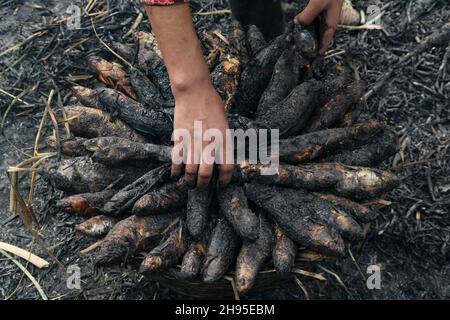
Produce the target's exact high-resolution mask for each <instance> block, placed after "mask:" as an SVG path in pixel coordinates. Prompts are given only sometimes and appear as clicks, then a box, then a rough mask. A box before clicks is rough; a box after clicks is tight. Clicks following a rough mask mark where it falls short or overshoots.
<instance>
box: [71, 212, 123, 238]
mask: <svg viewBox="0 0 450 320" xmlns="http://www.w3.org/2000/svg"><path fill="white" fill-rule="evenodd" d="M116 223H117V220H116V219H114V218H111V217H108V216H105V215H99V216H95V217H92V218H90V219H88V220H86V221H84V222H82V223H80V224H77V225H76V226H75V230H77V231H78V232H80V233H82V234H85V235H87V236H90V237H95V238H101V237H103V236H106V235H107V234H108V232H109V231H111V229H112V228H113V227H114V225H115V224H116Z"/></svg>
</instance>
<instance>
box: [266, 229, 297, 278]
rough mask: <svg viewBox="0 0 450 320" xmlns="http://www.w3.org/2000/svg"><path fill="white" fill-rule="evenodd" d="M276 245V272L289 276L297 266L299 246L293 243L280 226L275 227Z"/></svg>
mask: <svg viewBox="0 0 450 320" xmlns="http://www.w3.org/2000/svg"><path fill="white" fill-rule="evenodd" d="M274 235H275V241H274V242H275V243H274V246H273V252H272V260H273V265H274V266H275V270H277V272H278V273H280V274H289V273H291V272H292V269H293V267H294V264H295V256H296V254H297V250H298V246H297V245H296V244H295V242H294V241H292V240H291V239H290V238H289V237H288V236H287V235H286V234H285V232H284V231H283V229H281V228H280V227H279V226H278V225H276V224H275V225H274Z"/></svg>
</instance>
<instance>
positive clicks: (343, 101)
mask: <svg viewBox="0 0 450 320" xmlns="http://www.w3.org/2000/svg"><path fill="white" fill-rule="evenodd" d="M364 88H365V84H364V82H363V81H356V82H354V83H351V84H350V85H349V86H347V88H345V89H344V90H343V92H342V93H340V94H338V95H337V96H336V97H335V98H333V99H331V100H330V101H329V102H327V103H326V104H325V105H324V106H323V107H322V108H320V110H319V111H318V114H317V115H316V116H315V117H313V118H312V119H311V123H310V125H309V126H308V127H307V128H306V129H305V132H313V131H317V130H322V129H326V128H330V127H332V126H333V125H334V124H336V123H337V122H338V121H339V120H341V119H342V118H343V117H344V116H345V114H346V113H347V111H349V109H350V108H351V107H352V106H354V105H355V104H356V103H358V101H359V99H360V98H361V97H362V95H363V94H364Z"/></svg>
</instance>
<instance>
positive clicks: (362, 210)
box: [315, 193, 379, 223]
mask: <svg viewBox="0 0 450 320" xmlns="http://www.w3.org/2000/svg"><path fill="white" fill-rule="evenodd" d="M315 195H316V196H318V197H320V198H321V199H323V200H325V201H328V202H329V203H330V204H331V205H332V206H334V207H336V208H337V209H338V210H341V211H344V212H347V213H348V214H350V215H351V216H352V217H353V218H355V219H356V220H357V221H358V222H361V223H368V222H371V221H373V220H375V219H376V218H377V216H378V214H379V212H377V211H375V210H372V209H370V208H368V207H367V206H365V205H362V204H360V203H357V202H354V201H351V200H349V199H346V198H342V197H339V196H336V195H334V194H324V193H316V194H315Z"/></svg>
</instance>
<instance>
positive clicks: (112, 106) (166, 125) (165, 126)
mask: <svg viewBox="0 0 450 320" xmlns="http://www.w3.org/2000/svg"><path fill="white" fill-rule="evenodd" d="M99 99H100V102H101V103H102V104H103V105H106V106H108V108H109V110H110V112H111V113H117V115H118V117H119V118H120V119H122V120H123V121H124V122H125V123H127V124H128V125H129V126H130V127H132V128H133V129H135V130H137V131H138V132H140V133H141V134H144V135H148V136H150V137H151V138H152V139H157V140H161V141H163V142H167V141H170V140H171V137H172V131H173V125H172V121H171V119H170V117H168V116H167V114H165V113H164V112H161V111H160V110H155V109H146V108H144V106H143V105H142V104H141V103H139V102H137V101H134V100H133V99H131V98H128V97H127V96H125V95H123V94H121V93H120V92H117V91H115V90H111V89H105V90H103V91H102V92H101V94H100V96H99Z"/></svg>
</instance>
